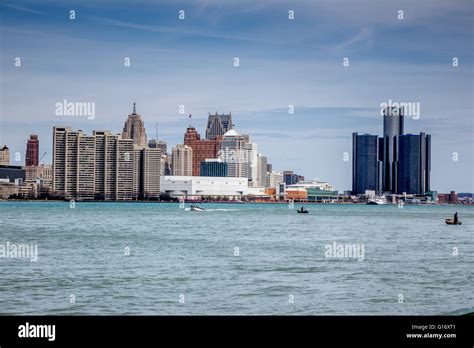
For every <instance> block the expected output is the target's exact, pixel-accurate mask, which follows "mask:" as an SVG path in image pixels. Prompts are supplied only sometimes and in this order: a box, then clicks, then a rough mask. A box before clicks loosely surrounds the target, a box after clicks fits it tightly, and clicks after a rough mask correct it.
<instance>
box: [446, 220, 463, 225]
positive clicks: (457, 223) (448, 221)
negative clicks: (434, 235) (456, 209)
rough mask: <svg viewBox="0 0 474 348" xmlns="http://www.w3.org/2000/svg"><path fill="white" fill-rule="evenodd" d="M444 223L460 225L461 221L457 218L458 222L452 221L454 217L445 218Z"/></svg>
mask: <svg viewBox="0 0 474 348" xmlns="http://www.w3.org/2000/svg"><path fill="white" fill-rule="evenodd" d="M445 221H446V225H462V222H461V221H459V220H458V222H454V219H446V220H445Z"/></svg>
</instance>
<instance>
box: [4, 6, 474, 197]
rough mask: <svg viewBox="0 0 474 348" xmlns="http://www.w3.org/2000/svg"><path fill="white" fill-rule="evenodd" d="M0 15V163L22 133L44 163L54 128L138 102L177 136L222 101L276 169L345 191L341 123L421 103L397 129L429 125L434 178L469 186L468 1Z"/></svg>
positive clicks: (98, 123)
mask: <svg viewBox="0 0 474 348" xmlns="http://www.w3.org/2000/svg"><path fill="white" fill-rule="evenodd" d="M71 9H73V10H75V11H76V19H75V20H70V19H69V10H71ZM180 10H184V11H185V16H186V18H185V19H184V20H179V19H178V12H179V11H180ZM289 10H294V13H295V19H294V20H289V19H288V11H289ZM399 10H403V12H404V13H403V14H404V19H403V20H400V19H398V18H397V16H398V11H399ZM0 16H1V17H0V18H1V23H0V35H1V36H0V39H1V45H2V50H1V57H0V59H1V61H0V64H1V65H0V66H1V69H0V73H1V84H0V88H1V90H0V92H1V93H0V97H1V110H0V112H1V117H0V127H1V128H0V143H1V145H3V144H7V145H8V146H9V147H10V149H11V151H12V152H13V153H14V152H20V153H21V156H22V157H21V159H20V161H19V162H12V164H18V165H23V164H24V151H25V147H26V139H27V138H28V135H29V134H30V133H32V132H35V133H38V134H39V137H40V144H41V145H40V147H41V149H40V150H41V153H43V152H48V155H47V156H46V157H45V160H46V161H47V162H49V161H50V152H51V132H52V126H53V125H70V126H72V127H74V128H80V129H83V130H84V131H86V132H88V133H90V132H91V131H92V130H93V129H109V130H111V131H113V132H119V131H121V128H122V127H123V123H124V121H125V119H126V117H127V115H128V113H130V112H131V108H132V103H133V102H134V101H135V102H136V103H137V111H138V112H139V113H140V114H141V115H142V118H143V120H144V121H145V125H146V127H147V130H148V137H149V138H151V137H154V136H155V128H156V122H158V123H159V137H160V138H161V139H163V140H166V141H168V143H169V145H170V146H173V145H174V144H176V143H179V142H182V138H183V134H184V131H185V128H186V126H187V125H188V124H189V119H188V118H187V116H186V115H187V114H189V113H192V114H193V119H192V121H191V123H192V124H193V125H194V126H195V127H197V129H198V131H199V132H200V133H201V134H202V135H203V134H204V127H205V123H206V118H207V114H208V112H215V111H218V112H229V111H231V112H232V114H233V118H234V123H235V126H236V129H237V130H238V131H239V132H241V133H249V134H250V135H251V137H252V140H253V141H254V142H256V143H257V144H258V145H259V151H260V152H261V153H263V154H264V155H266V156H267V157H268V159H269V162H270V163H272V164H273V167H274V168H275V169H277V170H291V169H293V170H295V171H296V172H298V173H301V174H303V175H305V176H306V178H308V179H310V178H320V179H324V180H327V181H329V182H330V183H332V184H333V185H334V186H335V187H336V188H337V189H339V190H345V189H350V188H351V162H350V161H344V160H343V159H344V152H348V153H349V154H351V134H352V132H353V131H357V132H359V133H372V134H381V132H382V120H381V117H380V114H379V110H380V103H383V102H387V101H388V100H389V99H391V100H393V101H404V102H419V103H420V105H421V117H420V119H419V120H413V119H408V120H407V122H406V131H407V132H410V133H419V132H420V131H424V132H426V133H429V134H432V141H433V144H432V152H433V155H432V156H433V157H432V160H433V161H432V162H433V165H432V188H433V189H437V190H439V191H441V192H444V191H448V190H456V191H471V192H472V191H474V183H473V177H474V161H473V154H472V153H473V152H472V151H473V128H474V127H473V117H474V115H473V110H474V109H473V101H472V100H473V65H472V63H473V62H472V60H473V56H472V52H473V51H474V50H473V27H472V26H473V2H472V1H469V0H468V1H461V0H460V1H454V2H441V1H429V0H418V1H383V0H382V1H381V0H359V1H338V0H331V1H330V0H323V1H320V0H314V1H277V0H275V1H261V0H252V1H250V0H240V1H225V0H206V1H205V0H203V1H180V0H173V1H171V0H169V1H147V0H142V1H135V2H133V5H130V4H129V2H126V1H100V2H98V1H92V0H83V1H64V2H59V1H32V0H31V1H10V0H3V1H1V2H0ZM15 57H20V58H21V59H22V66H21V67H19V68H18V67H15V66H14V59H15ZM124 57H130V59H131V66H130V67H124V65H123V59H124ZM234 57H239V59H240V66H239V67H234V66H233V59H234ZM344 57H347V58H349V67H343V66H342V59H343V58H344ZM453 57H457V58H458V59H459V67H456V68H454V67H453V66H452V58H453ZM63 99H68V100H70V101H86V102H95V103H96V117H95V119H94V120H88V119H87V118H81V117H69V118H68V117H58V116H55V113H54V111H55V104H56V103H57V102H61V101H62V100H63ZM180 104H183V105H185V110H186V115H180V114H179V113H178V106H179V105H180ZM289 104H293V105H295V113H294V114H289V113H288V111H287V110H288V105H289ZM453 152H457V153H458V158H459V160H458V161H453Z"/></svg>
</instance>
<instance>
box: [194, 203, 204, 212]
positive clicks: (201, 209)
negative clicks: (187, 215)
mask: <svg viewBox="0 0 474 348" xmlns="http://www.w3.org/2000/svg"><path fill="white" fill-rule="evenodd" d="M191 211H204V208H201V207H198V206H197V205H194V204H193V205H192V206H191Z"/></svg>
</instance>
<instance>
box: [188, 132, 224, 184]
mask: <svg viewBox="0 0 474 348" xmlns="http://www.w3.org/2000/svg"><path fill="white" fill-rule="evenodd" d="M184 145H187V146H189V147H191V148H192V149H193V174H192V175H193V176H200V175H201V174H200V170H201V163H202V162H203V161H205V160H206V159H207V158H216V157H217V155H218V151H219V141H218V140H204V139H201V136H200V135H199V133H198V132H197V130H196V129H195V128H194V127H191V126H189V127H188V128H187V129H186V133H185V134H184Z"/></svg>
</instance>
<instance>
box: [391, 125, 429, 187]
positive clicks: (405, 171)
mask: <svg viewBox="0 0 474 348" xmlns="http://www.w3.org/2000/svg"><path fill="white" fill-rule="evenodd" d="M398 146H399V148H398V152H397V155H398V156H397V158H396V160H397V187H396V193H399V194H401V193H404V192H406V193H408V194H424V193H425V192H428V191H430V171H431V136H430V135H428V134H427V135H425V133H420V134H419V135H414V134H405V135H400V136H399V137H398Z"/></svg>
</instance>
